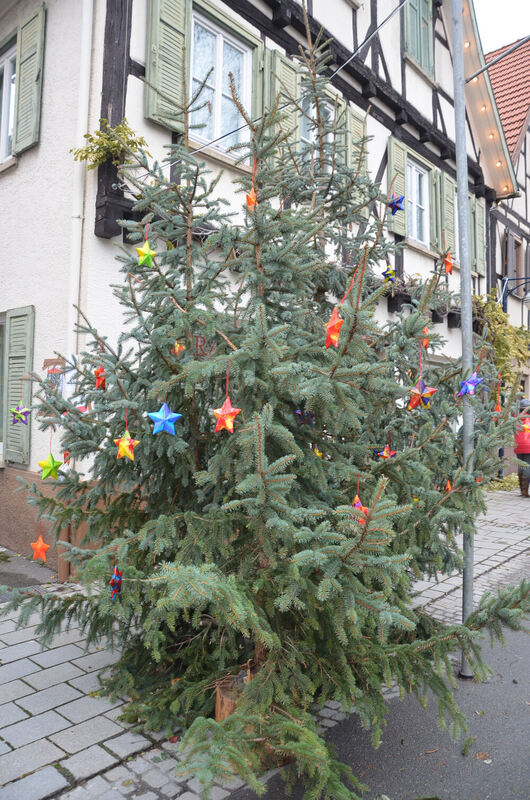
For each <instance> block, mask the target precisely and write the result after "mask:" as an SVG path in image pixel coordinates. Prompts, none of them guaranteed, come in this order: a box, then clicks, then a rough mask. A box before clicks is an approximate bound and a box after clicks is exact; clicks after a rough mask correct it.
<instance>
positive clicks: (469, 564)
mask: <svg viewBox="0 0 530 800" xmlns="http://www.w3.org/2000/svg"><path fill="white" fill-rule="evenodd" d="M462 11H463V1H462V0H453V3H452V17H453V83H454V96H455V145H456V179H457V201H458V219H459V225H458V241H459V245H460V294H461V302H462V371H463V373H464V375H465V376H469V375H471V373H472V372H473V318H472V305H471V257H470V249H469V241H470V239H469V206H468V197H467V193H468V172H467V146H466V98H465V82H464V35H463V24H462ZM473 427H474V415H473V406H472V405H471V403H470V400H469V397H468V396H467V395H464V397H463V436H462V444H463V454H464V467H465V469H466V470H469V471H471V470H472V469H473ZM473 536H474V534H473V533H472V534H471V535H469V536H468V535H467V534H464V576H463V578H464V580H463V584H464V585H463V592H462V620H465V619H467V617H468V616H469V615H470V614H471V612H472V610H473ZM460 677H462V678H472V677H473V672H472V671H471V667H470V666H469V664H468V663H467V659H466V658H465V656H464V654H463V653H462V662H461V666H460Z"/></svg>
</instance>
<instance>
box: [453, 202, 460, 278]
mask: <svg viewBox="0 0 530 800" xmlns="http://www.w3.org/2000/svg"><path fill="white" fill-rule="evenodd" d="M454 204H455V214H454V230H455V261H456V263H457V264H460V233H459V231H460V229H459V226H458V193H457V191H456V189H455V194H454Z"/></svg>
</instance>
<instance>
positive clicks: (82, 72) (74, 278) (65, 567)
mask: <svg viewBox="0 0 530 800" xmlns="http://www.w3.org/2000/svg"><path fill="white" fill-rule="evenodd" d="M93 25H94V0H82V17H81V43H80V44H81V49H80V55H79V89H78V100H77V123H76V127H75V140H74V141H75V144H76V145H79V144H80V143H81V142H82V141H83V136H84V134H85V133H86V132H87V130H88V115H89V102H90V72H91V66H92V31H93ZM85 184H86V165H85V164H84V163H83V162H80V161H74V166H73V178H72V216H71V219H72V224H71V234H70V281H69V285H68V298H67V311H66V321H67V322H66V324H67V328H66V355H67V357H68V358H71V357H72V356H74V355H77V350H78V336H77V333H76V331H75V327H76V324H77V321H78V318H79V315H78V312H77V309H75V308H74V306H78V305H79V303H80V299H81V298H80V293H81V261H82V253H83V224H84V205H85V202H84V201H85ZM73 390H74V387H73V386H70V385H67V384H65V386H64V393H65V395H66V396H69V395H71V394H73ZM72 461H73V460H72ZM72 466H73V464H72ZM63 536H64V538H65V539H66V541H68V542H70V541H71V539H72V526H71V525H68V528H67V529H66V530H65V531H64V532H63V533H62V534H61V537H60V538H62V537H63ZM58 572H59V575H58V577H59V580H60V581H67V580H68V579H69V578H70V564H69V562H67V561H64V560H63V559H62V558H59V565H58Z"/></svg>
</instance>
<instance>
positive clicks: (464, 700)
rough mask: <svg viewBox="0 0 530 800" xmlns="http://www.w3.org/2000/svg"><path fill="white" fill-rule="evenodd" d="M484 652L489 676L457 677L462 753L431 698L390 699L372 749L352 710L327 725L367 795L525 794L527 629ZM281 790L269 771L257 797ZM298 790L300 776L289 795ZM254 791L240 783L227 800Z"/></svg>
mask: <svg viewBox="0 0 530 800" xmlns="http://www.w3.org/2000/svg"><path fill="white" fill-rule="evenodd" d="M483 653H484V658H485V660H486V662H487V663H488V664H489V665H490V667H491V668H492V669H493V671H494V672H493V676H492V677H491V678H490V679H489V680H488V681H487V682H485V683H482V684H480V683H477V682H475V681H469V682H461V681H459V683H458V690H457V703H458V705H459V706H460V708H461V709H462V711H464V713H465V714H466V716H467V719H468V724H469V732H470V734H471V735H473V736H475V737H476V739H475V740H474V742H473V745H472V747H471V750H470V752H469V755H468V756H467V757H464V756H462V754H461V750H462V744H463V741H462V740H460V741H458V742H456V743H455V742H453V740H452V739H451V738H450V736H449V733H447V732H444V731H441V730H440V728H439V727H438V722H437V708H436V704H435V703H434V702H433V703H431V704H429V707H428V709H427V710H426V711H423V710H422V709H421V708H420V706H419V704H418V702H417V701H416V699H415V698H414V697H407V698H406V699H405V700H404V701H403V702H400V701H399V700H398V699H394V700H391V701H390V708H389V713H388V724H387V727H386V729H385V732H384V734H383V743H382V744H381V746H380V747H379V749H378V750H374V749H373V747H372V745H371V737H370V732H369V731H364V730H362V728H361V726H360V723H359V719H358V717H356V716H355V715H354V716H351V717H350V718H349V719H347V720H345V721H344V722H342V723H339V724H338V725H336V726H335V727H334V728H333V729H332V730H331V731H330V733H329V734H328V741H329V742H332V743H333V744H334V745H335V747H336V748H337V751H338V755H339V758H340V759H341V760H343V761H345V762H346V763H348V764H349V765H350V766H351V767H352V769H353V772H354V774H355V775H356V776H357V777H358V778H360V779H361V780H362V781H363V782H364V783H365V784H367V785H368V786H369V791H368V792H366V794H365V795H364V798H365V799H366V800H375V798H376V797H378V796H379V795H381V794H385V795H388V797H389V798H390V800H528V798H530V724H529V720H530V666H529V665H530V637H529V636H528V635H527V634H525V633H522V632H518V633H514V632H512V631H508V632H507V634H506V646H505V647H503V646H502V645H499V644H496V645H495V646H494V648H493V650H492V649H490V647H489V644H488V643H487V642H485V646H484V651H483ZM429 751H431V752H429ZM433 751H434V752H433ZM477 754H480V755H479V756H478V757H477ZM490 760H491V763H487V762H489V761H490ZM287 797H288V796H287V794H286V793H285V790H284V784H283V781H282V779H281V776H280V775H275V776H274V777H273V778H272V779H271V781H270V782H269V784H268V791H267V793H266V794H265V795H263V796H262V800H263V798H264V800H284V799H285V800H287ZM303 797H304V787H303V785H302V784H301V782H299V783H297V785H296V787H295V789H294V791H293V793H292V794H291V795H290V798H291V800H302V798H303ZM255 798H257V795H256V794H255V793H254V792H252V791H251V790H249V789H245V788H243V789H240V790H239V791H237V792H235V793H234V794H233V795H232V797H231V800H255Z"/></svg>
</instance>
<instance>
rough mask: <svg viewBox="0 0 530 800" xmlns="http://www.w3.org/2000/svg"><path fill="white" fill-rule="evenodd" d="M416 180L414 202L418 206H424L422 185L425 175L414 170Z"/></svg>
mask: <svg viewBox="0 0 530 800" xmlns="http://www.w3.org/2000/svg"><path fill="white" fill-rule="evenodd" d="M416 179H417V187H418V188H417V191H416V202H417V203H419V204H420V206H423V205H425V203H424V184H425V175H424V174H423V172H420V171H419V170H416Z"/></svg>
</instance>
